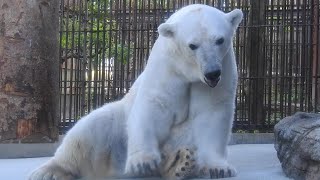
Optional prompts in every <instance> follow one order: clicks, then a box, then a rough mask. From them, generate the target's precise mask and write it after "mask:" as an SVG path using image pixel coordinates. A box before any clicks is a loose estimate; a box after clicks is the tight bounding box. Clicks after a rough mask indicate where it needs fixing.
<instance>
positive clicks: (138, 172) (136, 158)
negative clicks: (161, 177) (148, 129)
mask: <svg viewBox="0 0 320 180" xmlns="http://www.w3.org/2000/svg"><path fill="white" fill-rule="evenodd" d="M160 162H161V156H160V154H159V153H150V152H146V151H139V152H135V153H134V154H132V155H129V156H128V159H127V162H126V167H125V174H126V175H127V176H131V177H145V176H157V175H158V174H159V172H158V167H159V164H160Z"/></svg>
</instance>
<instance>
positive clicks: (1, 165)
mask: <svg viewBox="0 0 320 180" xmlns="http://www.w3.org/2000/svg"><path fill="white" fill-rule="evenodd" d="M47 160H48V157H43V158H23V159H0V180H6V179H8V180H26V179H27V176H28V174H29V173H30V171H31V170H33V169H34V168H36V167H37V166H39V165H40V164H42V163H43V162H45V161H47ZM229 161H230V163H231V164H233V165H234V166H235V167H236V168H237V170H238V175H237V177H235V178H226V179H225V180H227V179H228V180H287V179H289V178H286V177H285V176H284V174H283V172H282V170H281V166H280V163H279V161H278V158H277V156H276V151H275V149H274V147H273V144H241V145H232V146H229Z"/></svg>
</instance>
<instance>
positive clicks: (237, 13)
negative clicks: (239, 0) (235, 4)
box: [226, 9, 243, 28]
mask: <svg viewBox="0 0 320 180" xmlns="http://www.w3.org/2000/svg"><path fill="white" fill-rule="evenodd" d="M226 15H227V18H228V20H229V22H230V23H231V24H232V26H233V27H234V28H237V27H238V25H239V24H240V22H241V20H242V17H243V13H242V11H241V10H240V9H235V10H233V11H231V12H229V13H227V14H226Z"/></svg>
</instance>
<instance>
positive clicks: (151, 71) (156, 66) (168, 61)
mask: <svg viewBox="0 0 320 180" xmlns="http://www.w3.org/2000/svg"><path fill="white" fill-rule="evenodd" d="M168 43H170V41H167V40H164V39H163V38H158V40H157V41H156V42H155V44H154V46H153V48H152V50H151V54H150V56H149V59H148V63H147V65H146V68H145V70H144V72H143V73H144V74H148V75H147V76H144V81H148V84H150V83H152V84H154V86H157V85H158V84H160V85H161V86H169V87H171V88H172V87H174V86H188V84H190V82H189V80H188V79H186V77H185V75H184V74H183V73H181V72H180V69H181V67H177V66H178V64H177V62H179V61H178V59H177V58H181V57H179V56H177V55H176V54H175V53H174V52H173V51H174V50H172V49H170V46H171V44H168ZM171 47H172V46H171ZM149 81H151V82H149Z"/></svg>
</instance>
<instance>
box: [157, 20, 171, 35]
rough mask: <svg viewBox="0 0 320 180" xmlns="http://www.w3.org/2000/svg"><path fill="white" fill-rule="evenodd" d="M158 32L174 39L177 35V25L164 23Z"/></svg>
mask: <svg viewBox="0 0 320 180" xmlns="http://www.w3.org/2000/svg"><path fill="white" fill-rule="evenodd" d="M158 32H159V34H160V35H161V36H164V37H173V36H174V33H175V25H174V24H172V23H162V24H160V26H159V27H158Z"/></svg>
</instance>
